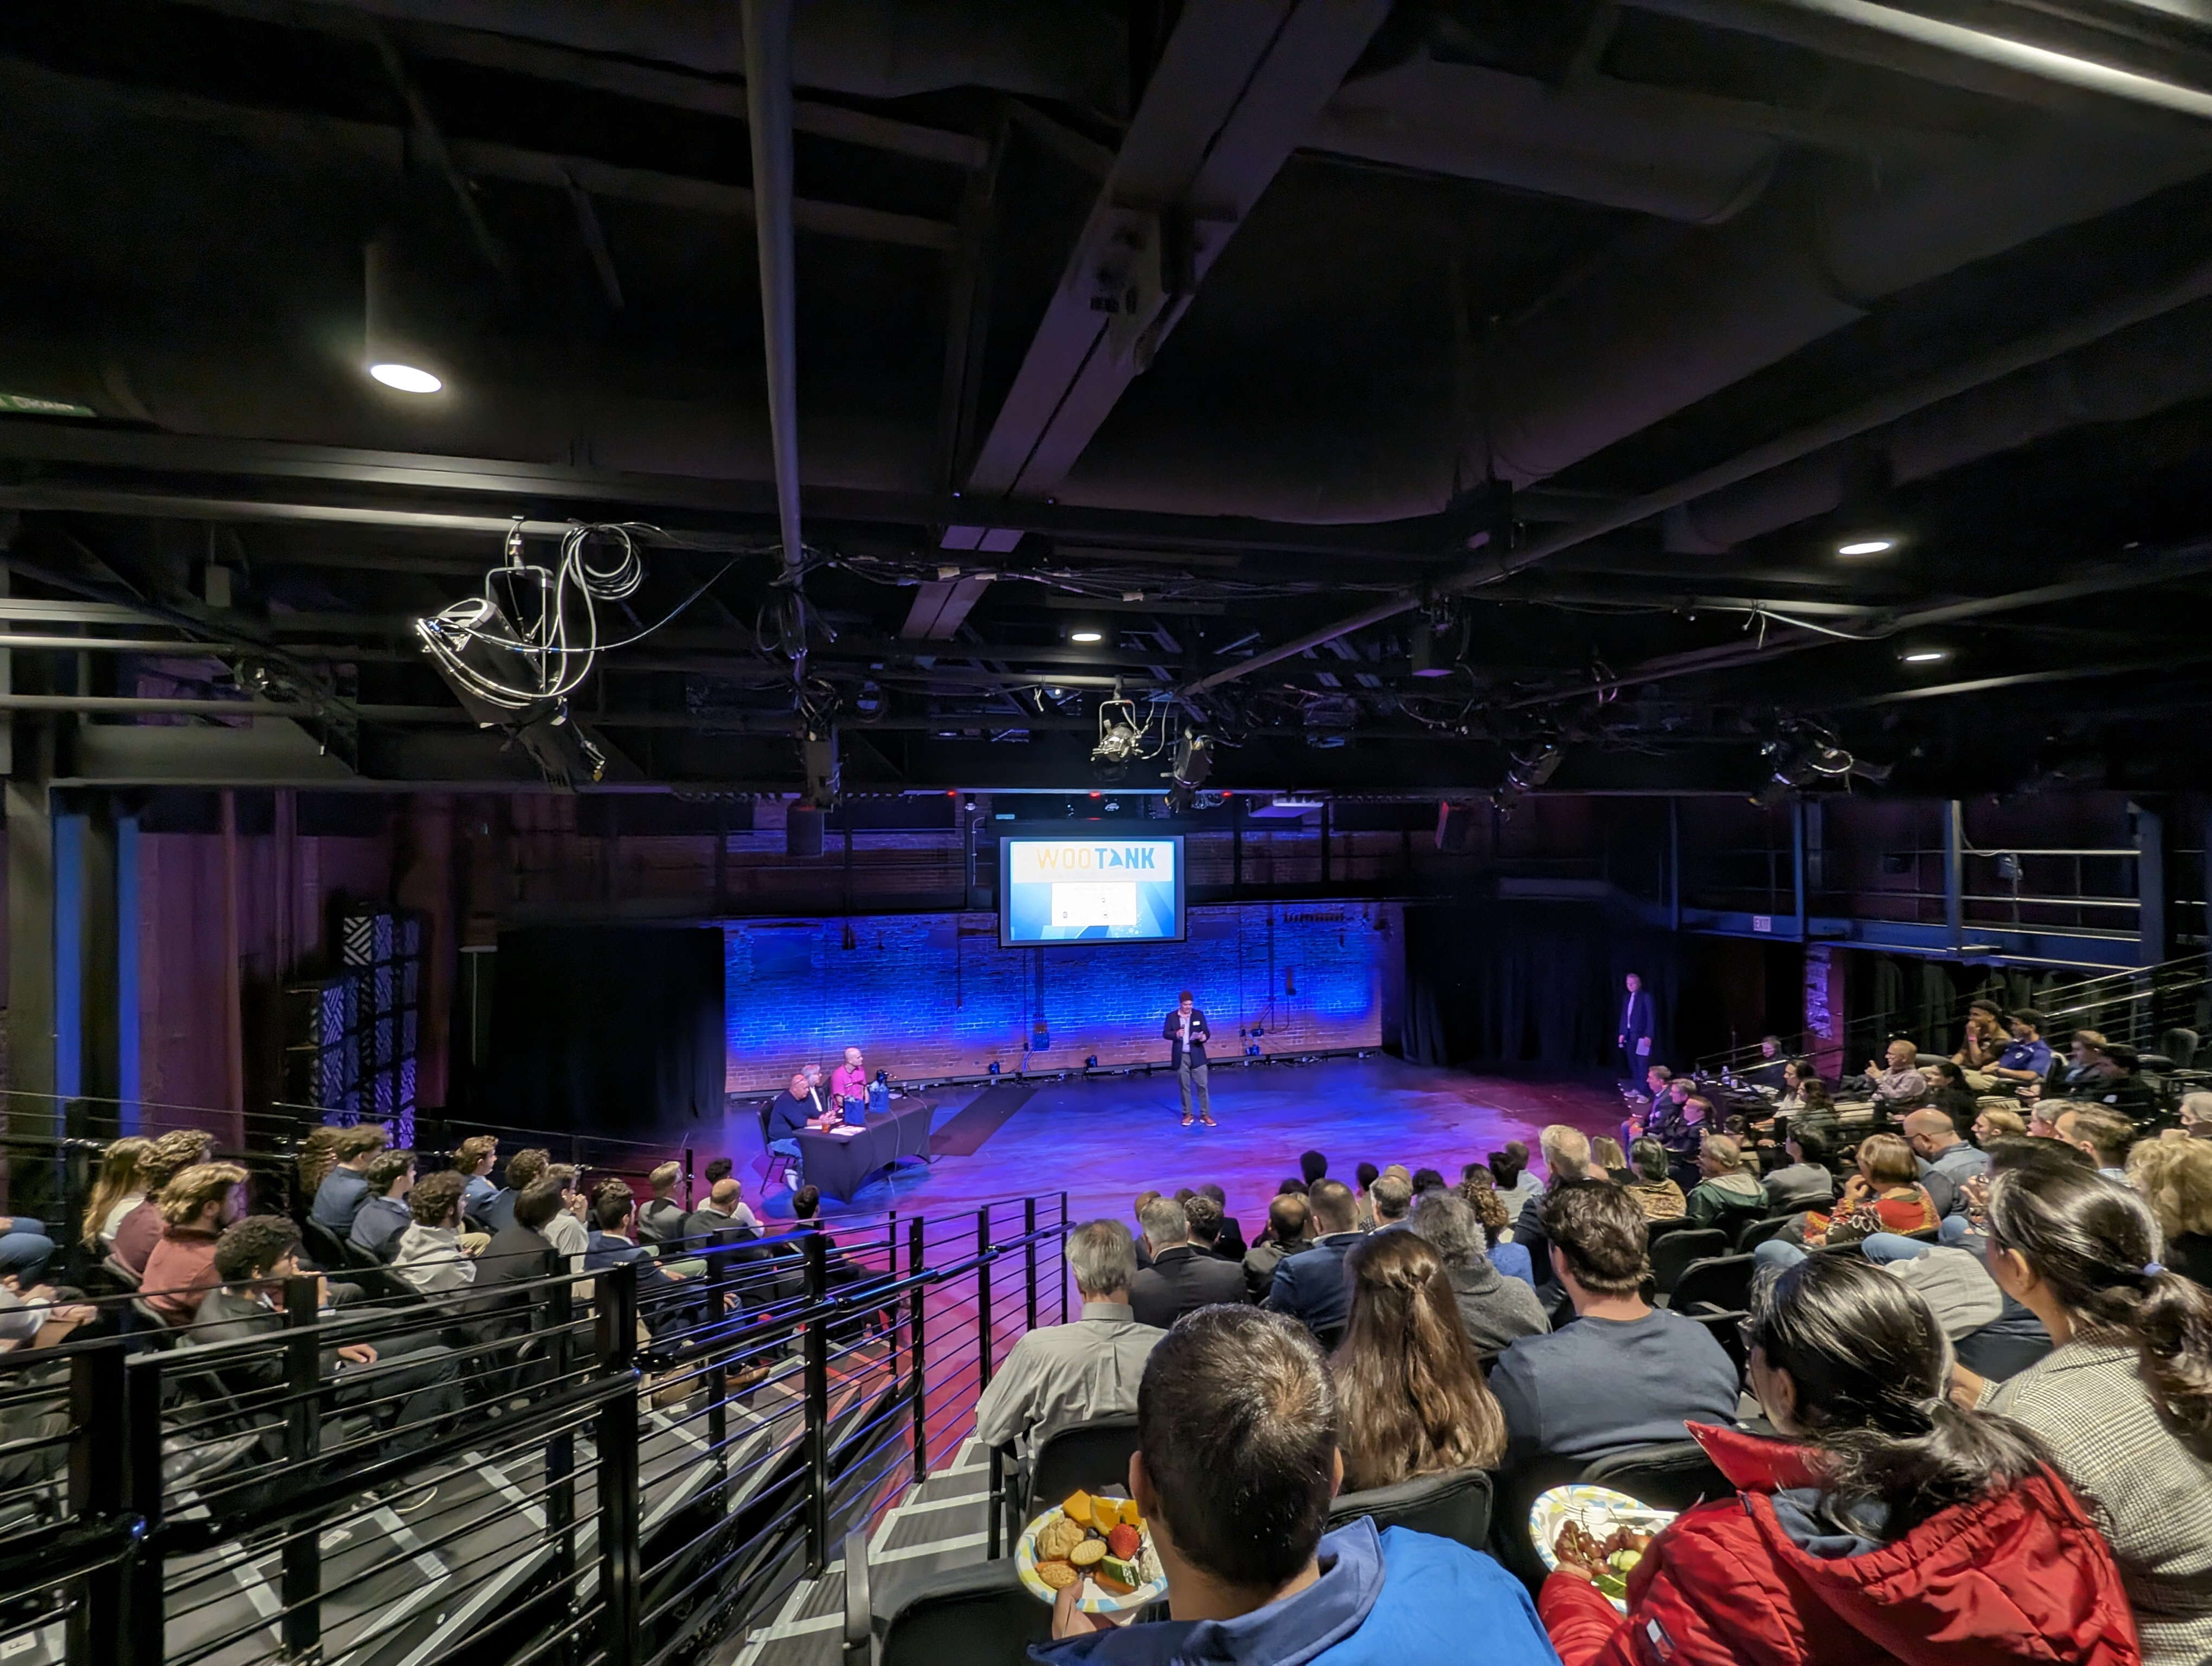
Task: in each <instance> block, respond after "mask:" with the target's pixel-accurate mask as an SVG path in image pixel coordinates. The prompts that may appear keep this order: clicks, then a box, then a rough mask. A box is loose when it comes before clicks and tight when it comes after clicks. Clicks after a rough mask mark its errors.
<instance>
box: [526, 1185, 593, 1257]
mask: <svg viewBox="0 0 2212 1666" xmlns="http://www.w3.org/2000/svg"><path fill="white" fill-rule="evenodd" d="M508 1172H509V1173H510V1174H512V1173H513V1169H512V1167H511V1166H510V1168H509V1170H508ZM544 1176H545V1178H546V1179H548V1180H550V1181H551V1182H552V1183H554V1184H555V1185H556V1186H558V1187H559V1188H560V1189H561V1208H560V1212H559V1213H557V1214H556V1215H555V1216H554V1217H553V1219H550V1220H549V1221H547V1222H546V1223H545V1226H544V1232H545V1241H546V1242H547V1243H550V1244H551V1245H552V1246H553V1247H554V1248H555V1249H558V1250H559V1251H560V1252H561V1253H562V1255H564V1256H567V1257H568V1270H569V1271H570V1272H572V1273H581V1272H582V1271H583V1270H584V1256H585V1255H586V1252H587V1251H589V1249H591V1247H592V1237H591V1232H590V1231H589V1230H588V1229H587V1228H586V1226H585V1225H584V1217H585V1215H586V1213H587V1212H588V1211H589V1209H590V1207H591V1206H590V1204H589V1202H588V1201H586V1198H585V1196H584V1195H583V1194H582V1193H581V1192H580V1191H578V1190H577V1189H576V1170H575V1165H574V1164H570V1163H553V1164H547V1165H546V1167H545V1169H544Z"/></svg>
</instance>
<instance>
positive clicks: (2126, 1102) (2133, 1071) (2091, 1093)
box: [2075, 1042, 2158, 1126]
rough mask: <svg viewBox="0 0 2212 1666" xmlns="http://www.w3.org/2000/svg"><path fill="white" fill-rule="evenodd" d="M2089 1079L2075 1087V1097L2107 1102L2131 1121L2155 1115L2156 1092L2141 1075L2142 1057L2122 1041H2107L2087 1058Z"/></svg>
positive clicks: (2143, 1119) (2104, 1103) (2136, 1121)
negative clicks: (2094, 1054)
mask: <svg viewBox="0 0 2212 1666" xmlns="http://www.w3.org/2000/svg"><path fill="white" fill-rule="evenodd" d="M2089 1071H2090V1079H2089V1080H2087V1081H2085V1082H2083V1083H2082V1084H2081V1086H2080V1087H2079V1088H2077V1089H2075V1097H2076V1098H2079V1099H2087V1100H2088V1101H2090V1102H2091V1103H2092V1104H2100V1105H2107V1106H2110V1107H2111V1108H2112V1110H2114V1111H2117V1112H2118V1114H2119V1115H2120V1116H2124V1117H2125V1118H2126V1119H2127V1120H2128V1122H2129V1123H2130V1126H2132V1125H2134V1124H2136V1123H2139V1122H2148V1121H2149V1120H2150V1119H2151V1118H2152V1117H2154V1116H2157V1115H2158V1095H2157V1093H2156V1092H2154V1091H2153V1090H2152V1088H2151V1085H2150V1084H2149V1083H2148V1082H2147V1081H2145V1080H2144V1079H2143V1074H2142V1055H2140V1054H2138V1053H2137V1052H2136V1050H2135V1049H2134V1048H2132V1047H2130V1046H2128V1045H2127V1044H2126V1043H2124V1042H2106V1043H2105V1045H2104V1046H2103V1047H2102V1048H2100V1049H2099V1050H2098V1052H2097V1055H2096V1056H2095V1057H2093V1058H2092V1059H2091V1060H2090V1061H2089Z"/></svg>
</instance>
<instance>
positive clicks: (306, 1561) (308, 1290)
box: [281, 1278, 323, 1660]
mask: <svg viewBox="0 0 2212 1666" xmlns="http://www.w3.org/2000/svg"><path fill="white" fill-rule="evenodd" d="M321 1307H322V1292H321V1280H318V1279H306V1278H295V1279H287V1280H284V1329H285V1335H284V1389H285V1399H284V1462H285V1465H286V1467H287V1468H289V1469H290V1470H291V1471H292V1473H293V1474H306V1473H307V1472H308V1471H309V1470H311V1469H312V1468H313V1467H314V1463H315V1460H316V1458H317V1457H318V1456H319V1455H320V1453H321V1451H322V1446H323V1405H322V1401H323V1359H322V1349H321V1347H319V1342H320V1340H321V1339H320V1338H319V1337H318V1336H317V1335H316V1334H315V1326H316V1320H317V1319H318V1318H319V1316H320V1310H321ZM281 1590H282V1592H283V1602H284V1620H283V1630H284V1652H285V1653H286V1654H287V1655H289V1656H290V1657H292V1658H293V1659H294V1660H315V1659H318V1658H319V1657H320V1656H321V1654H322V1649H323V1602H322V1596H323V1546H322V1538H321V1535H319V1534H316V1533H312V1532H298V1533H292V1534H289V1535H286V1537H285V1540H284V1548H283V1574H282V1584H281Z"/></svg>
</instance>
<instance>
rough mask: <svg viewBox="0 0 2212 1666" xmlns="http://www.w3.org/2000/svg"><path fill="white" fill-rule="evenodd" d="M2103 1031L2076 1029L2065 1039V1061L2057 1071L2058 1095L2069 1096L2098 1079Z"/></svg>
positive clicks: (2102, 1052) (2103, 1040) (2103, 1046)
mask: <svg viewBox="0 0 2212 1666" xmlns="http://www.w3.org/2000/svg"><path fill="white" fill-rule="evenodd" d="M2105 1046H2106V1042H2105V1037H2104V1033H2103V1032H2102V1031H2097V1030H2076V1031H2075V1032H2074V1033H2073V1034H2072V1035H2071V1036H2069V1037H2067V1041H2066V1062H2065V1064H2064V1065H2063V1066H2062V1067H2060V1069H2059V1072H2058V1095H2059V1097H2061V1098H2070V1097H2073V1095H2074V1093H2075V1091H2076V1090H2078V1089H2080V1088H2081V1087H2083V1086H2086V1085H2087V1084H2089V1083H2091V1082H2093V1081H2095V1080H2097V1079H2098V1070H2097V1061H2098V1060H2099V1059H2100V1058H2101V1057H2102V1056H2103V1055H2104V1049H2105Z"/></svg>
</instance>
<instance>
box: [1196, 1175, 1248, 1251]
mask: <svg viewBox="0 0 2212 1666" xmlns="http://www.w3.org/2000/svg"><path fill="white" fill-rule="evenodd" d="M1198 1195H1200V1197H1203V1198H1209V1199H1211V1200H1212V1203H1213V1207H1215V1208H1216V1209H1218V1210H1219V1211H1220V1212H1221V1231H1220V1232H1219V1234H1218V1236H1217V1237H1215V1238H1214V1240H1213V1253H1214V1254H1215V1255H1217V1256H1222V1257H1223V1258H1224V1259H1225V1260H1228V1261H1242V1260H1243V1259H1244V1252H1245V1251H1246V1250H1247V1249H1250V1248H1251V1247H1252V1246H1251V1245H1250V1244H1249V1243H1246V1242H1245V1241H1244V1228H1243V1225H1241V1224H1240V1223H1239V1222H1238V1220H1237V1217H1236V1216H1234V1215H1232V1214H1231V1213H1229V1194H1228V1193H1227V1192H1225V1191H1224V1190H1222V1189H1221V1188H1220V1187H1218V1186H1217V1185H1215V1184H1214V1183H1212V1181H1211V1180H1209V1181H1207V1182H1206V1183H1204V1184H1203V1185H1201V1186H1200V1187H1199V1189H1198Z"/></svg>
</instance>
